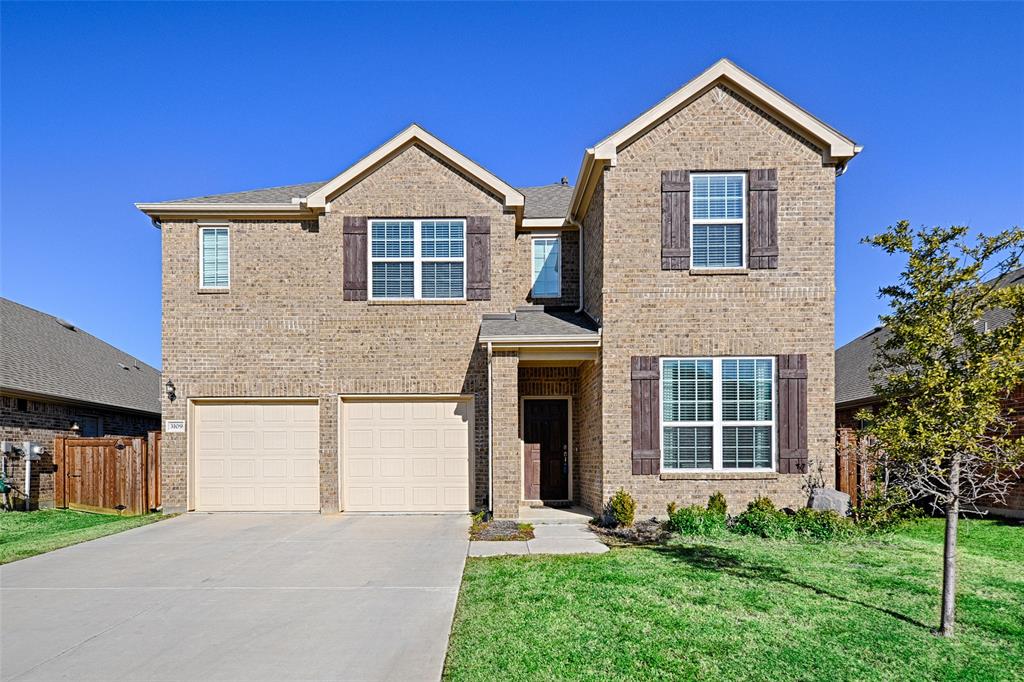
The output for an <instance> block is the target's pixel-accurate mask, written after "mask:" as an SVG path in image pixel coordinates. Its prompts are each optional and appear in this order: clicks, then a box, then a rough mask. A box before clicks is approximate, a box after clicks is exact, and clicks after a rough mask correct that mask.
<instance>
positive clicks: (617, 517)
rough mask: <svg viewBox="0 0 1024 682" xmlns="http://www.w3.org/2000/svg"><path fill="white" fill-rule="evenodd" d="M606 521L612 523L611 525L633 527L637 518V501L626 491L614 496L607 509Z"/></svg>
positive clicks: (621, 490)
mask: <svg viewBox="0 0 1024 682" xmlns="http://www.w3.org/2000/svg"><path fill="white" fill-rule="evenodd" d="M604 515H605V519H606V520H607V521H610V522H612V523H611V524H609V525H612V524H614V525H618V526H632V525H633V521H634V519H635V518H636V500H634V499H633V496H632V495H630V494H629V493H627V492H626V491H625V490H624V489H622V488H619V491H618V492H617V493H615V494H614V495H612V499H610V500H608V506H607V507H606V508H605V513H604Z"/></svg>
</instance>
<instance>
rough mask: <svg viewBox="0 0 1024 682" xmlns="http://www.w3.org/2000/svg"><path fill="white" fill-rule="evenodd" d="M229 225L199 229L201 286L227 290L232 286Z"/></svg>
mask: <svg viewBox="0 0 1024 682" xmlns="http://www.w3.org/2000/svg"><path fill="white" fill-rule="evenodd" d="M229 242H230V240H229V235H228V227H227V225H208V226H203V227H200V228H199V286H200V287H201V288H203V289H227V288H228V287H229V286H231V253H230V243H229Z"/></svg>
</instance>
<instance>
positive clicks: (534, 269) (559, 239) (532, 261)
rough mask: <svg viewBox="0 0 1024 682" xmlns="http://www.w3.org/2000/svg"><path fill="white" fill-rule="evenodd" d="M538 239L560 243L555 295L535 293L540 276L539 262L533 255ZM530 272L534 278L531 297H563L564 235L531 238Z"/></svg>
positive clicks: (535, 235)
mask: <svg viewBox="0 0 1024 682" xmlns="http://www.w3.org/2000/svg"><path fill="white" fill-rule="evenodd" d="M538 239H545V240H552V239H553V240H555V241H556V242H558V291H557V292H556V293H554V294H543V295H539V294H537V292H535V291H534V287H535V286H537V276H538V275H539V274H540V273H539V272H537V262H536V260H535V259H534V255H533V246H534V244H533V243H534V242H535V241H536V240H538ZM530 272H531V273H532V277H531V280H530V296H532V297H533V298H561V297H562V235H560V234H534V235H531V236H530Z"/></svg>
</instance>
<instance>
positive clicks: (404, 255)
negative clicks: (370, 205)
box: [369, 219, 466, 300]
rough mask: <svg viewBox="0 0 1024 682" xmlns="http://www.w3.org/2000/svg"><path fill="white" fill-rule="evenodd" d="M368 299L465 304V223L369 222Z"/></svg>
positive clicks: (443, 221) (427, 221) (430, 221)
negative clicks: (430, 300)
mask: <svg viewBox="0 0 1024 682" xmlns="http://www.w3.org/2000/svg"><path fill="white" fill-rule="evenodd" d="M369 232H370V249H369V260H370V299H371V300H373V299H456V300H459V299H464V298H465V297H466V273H465V270H466V267H465V266H466V221H465V220H462V219H447V220H439V219H430V220H370V221H369Z"/></svg>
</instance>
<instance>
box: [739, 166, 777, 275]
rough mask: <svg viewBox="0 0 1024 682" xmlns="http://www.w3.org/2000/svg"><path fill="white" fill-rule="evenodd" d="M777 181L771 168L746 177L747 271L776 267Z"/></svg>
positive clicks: (749, 173)
mask: <svg viewBox="0 0 1024 682" xmlns="http://www.w3.org/2000/svg"><path fill="white" fill-rule="evenodd" d="M778 195H779V181H778V174H777V173H776V171H775V169H774V168H766V169H762V170H752V171H750V172H748V173H747V203H748V208H747V267H748V268H750V269H751V270H765V269H775V268H777V267H779V228H778V215H779V199H778Z"/></svg>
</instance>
